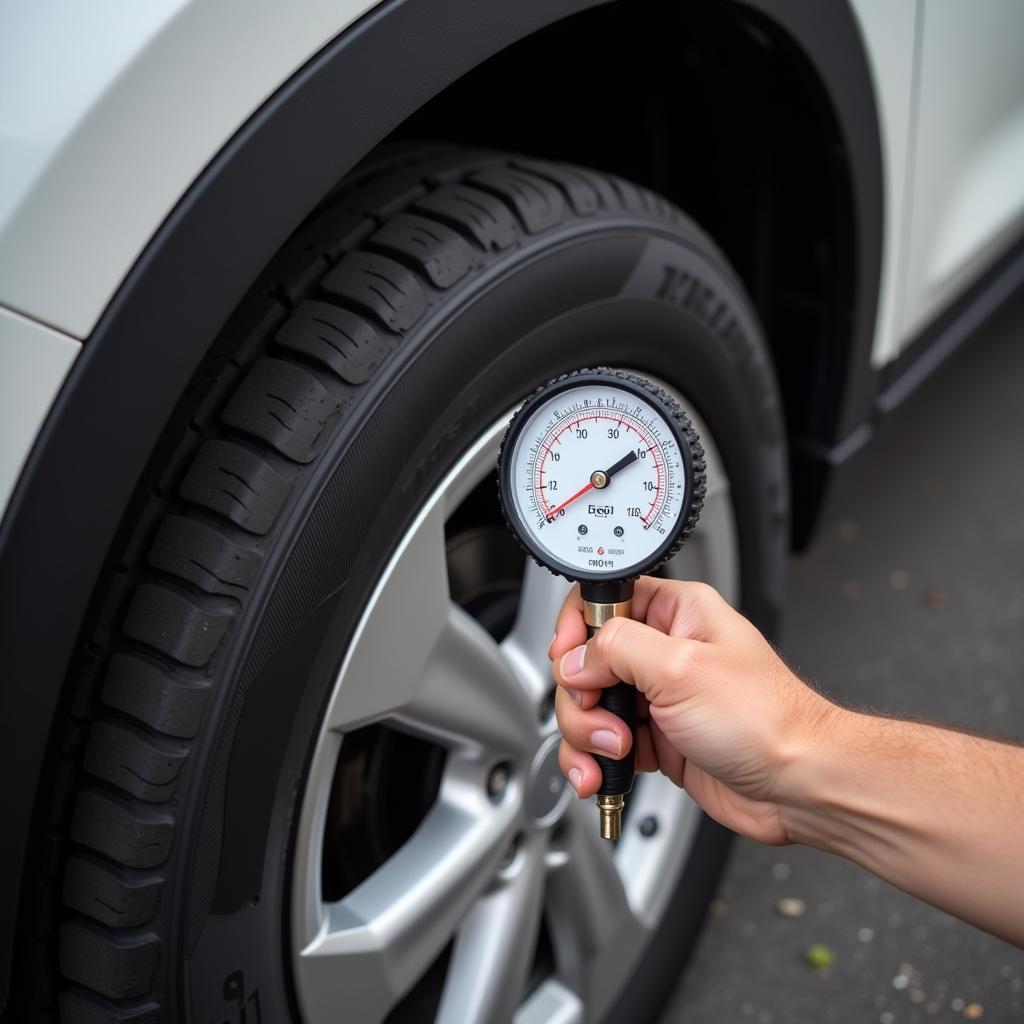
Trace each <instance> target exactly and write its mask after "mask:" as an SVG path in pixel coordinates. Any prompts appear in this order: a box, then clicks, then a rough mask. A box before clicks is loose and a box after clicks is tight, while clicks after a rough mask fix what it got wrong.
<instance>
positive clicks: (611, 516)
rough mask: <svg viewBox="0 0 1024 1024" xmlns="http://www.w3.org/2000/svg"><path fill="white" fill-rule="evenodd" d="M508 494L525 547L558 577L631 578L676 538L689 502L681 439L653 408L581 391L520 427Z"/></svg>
mask: <svg viewBox="0 0 1024 1024" xmlns="http://www.w3.org/2000/svg"><path fill="white" fill-rule="evenodd" d="M507 472H508V474H509V478H508V480H507V482H506V488H507V492H506V493H507V494H508V497H509V498H511V501H512V504H513V505H514V511H515V517H516V519H517V520H518V527H519V530H520V531H521V532H525V533H526V534H528V536H527V537H526V538H523V539H524V540H526V541H527V546H528V547H531V548H533V549H534V550H535V552H536V553H537V554H538V556H539V557H540V558H541V560H542V561H544V562H546V563H547V564H548V565H549V567H550V568H552V569H554V570H555V571H556V572H561V573H562V574H563V575H569V576H572V577H575V576H576V575H577V574H581V575H582V576H584V577H595V576H600V577H605V576H606V577H608V578H609V579H611V578H615V577H623V578H625V577H629V576H630V575H636V574H638V573H640V572H643V571H645V570H646V569H648V568H650V567H651V566H652V565H653V564H654V563H656V562H657V555H658V553H659V552H660V551H662V550H663V549H664V548H665V546H666V544H667V543H670V542H671V540H672V537H673V536H674V535H675V533H676V530H677V527H679V525H680V521H681V519H682V517H683V515H684V510H685V508H686V505H687V501H688V498H689V495H688V494H687V493H686V488H687V472H686V463H685V461H684V455H683V451H682V447H681V438H680V436H679V434H678V432H677V429H676V428H675V427H674V425H673V423H672V422H671V421H670V420H669V419H668V418H667V416H666V415H665V414H664V413H663V412H662V411H661V410H660V409H659V408H658V407H657V404H656V403H655V402H654V401H653V400H648V399H646V398H645V397H643V395H641V394H636V393H634V392H633V391H631V390H627V389H625V388H620V387H618V386H616V385H612V384H607V385H606V384H599V383H596V384H595V383H581V384H580V385H578V386H572V387H568V388H565V389H562V390H559V391H558V392H557V393H555V394H553V395H552V397H551V398H549V399H548V400H546V401H542V402H541V403H540V404H539V405H538V406H537V407H536V408H535V409H534V410H533V411H532V412H529V413H528V414H527V416H526V419H525V420H524V421H523V423H522V425H521V427H520V429H519V431H518V434H517V436H516V438H515V443H514V446H513V449H512V452H511V458H510V461H509V463H508V466H507Z"/></svg>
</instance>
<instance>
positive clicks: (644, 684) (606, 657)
mask: <svg viewBox="0 0 1024 1024" xmlns="http://www.w3.org/2000/svg"><path fill="white" fill-rule="evenodd" d="M700 646H702V645H701V642H700V641H699V640H690V639H688V638H686V637H676V636H666V635H665V634H664V633H662V632H660V631H659V630H657V629H653V628H652V627H650V626H648V625H645V624H644V623H642V622H636V621H635V620H633V619H625V618H616V619H611V620H609V621H608V622H606V623H605V624H604V625H603V626H602V627H601V628H600V629H599V630H598V631H597V633H596V634H595V635H594V636H593V637H592V638H591V639H590V640H589V641H588V642H587V643H586V644H584V645H582V646H581V647H576V648H574V649H573V650H571V651H569V652H568V653H567V654H565V655H563V657H562V659H561V661H559V662H558V664H557V665H556V667H555V677H556V679H557V680H558V682H559V683H561V684H562V685H563V686H570V687H574V688H575V689H577V690H587V689H595V688H600V687H606V686H614V685H615V683H617V682H619V681H620V680H621V681H622V682H626V683H631V684H632V685H633V686H635V687H636V688H637V689H638V690H640V692H641V693H644V694H646V695H647V697H648V699H650V700H652V702H654V696H655V695H657V694H659V693H660V692H661V691H663V690H664V687H665V684H666V683H667V682H668V681H669V680H670V679H671V680H674V681H678V682H682V681H684V680H685V676H686V669H687V665H688V663H689V662H690V660H691V659H692V658H693V656H694V654H695V653H696V648H698V647H700Z"/></svg>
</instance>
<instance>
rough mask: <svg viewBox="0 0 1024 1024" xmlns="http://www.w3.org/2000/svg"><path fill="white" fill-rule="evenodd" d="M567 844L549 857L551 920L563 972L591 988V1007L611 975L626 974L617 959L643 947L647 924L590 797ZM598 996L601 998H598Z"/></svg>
mask: <svg viewBox="0 0 1024 1024" xmlns="http://www.w3.org/2000/svg"><path fill="white" fill-rule="evenodd" d="M564 825H565V827H564V830H563V837H564V838H563V841H562V844H561V849H560V850H558V851H553V852H552V853H551V854H550V855H549V858H548V861H549V868H550V873H549V877H548V889H547V891H548V897H547V911H548V925H549V927H550V929H551V939H552V943H553V944H554V948H555V958H556V961H557V963H558V973H559V975H560V976H561V977H562V978H564V979H565V980H566V981H567V982H569V983H570V984H571V985H572V987H573V988H574V989H576V991H578V992H582V993H586V1003H587V1007H588V1010H590V1009H592V1008H593V1006H594V1005H597V1004H599V1003H600V1001H601V996H602V993H603V990H604V989H605V987H606V984H605V978H606V977H614V976H616V975H619V976H621V971H620V970H615V969H611V970H608V971H605V967H606V962H607V966H608V967H614V963H613V958H614V957H615V956H616V955H619V956H621V955H622V952H623V951H626V950H630V949H632V948H634V947H638V945H639V944H640V943H641V940H642V937H643V928H642V927H641V925H640V922H639V921H638V920H637V919H636V917H635V916H634V914H633V912H632V909H631V908H630V905H629V901H628V900H627V898H626V892H625V890H624V889H623V886H622V879H621V877H620V876H619V872H618V870H617V869H616V867H615V861H614V859H613V855H614V846H613V845H612V844H611V843H609V842H608V841H607V840H605V839H602V838H601V837H600V835H599V834H598V829H597V812H596V810H595V809H594V805H593V803H592V802H590V801H574V802H573V803H572V804H571V805H570V807H569V811H568V812H567V814H566V820H565V823H564ZM595 1000H596V1003H595Z"/></svg>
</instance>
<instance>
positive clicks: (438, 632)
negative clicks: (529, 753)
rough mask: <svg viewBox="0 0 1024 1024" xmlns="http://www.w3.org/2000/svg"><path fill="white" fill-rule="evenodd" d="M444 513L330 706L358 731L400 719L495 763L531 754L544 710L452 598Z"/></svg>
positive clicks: (388, 597)
mask: <svg viewBox="0 0 1024 1024" xmlns="http://www.w3.org/2000/svg"><path fill="white" fill-rule="evenodd" d="M447 579H448V577H447V572H446V568H445V561H444V529H443V521H442V519H441V517H440V512H434V513H431V514H428V515H426V516H425V517H424V518H423V520H422V521H421V522H420V523H418V524H417V526H416V528H415V530H414V532H413V533H412V535H411V536H410V538H409V540H408V542H407V543H406V544H405V545H404V547H403V548H402V550H401V551H400V552H399V553H398V554H397V555H396V557H395V559H394V560H393V562H392V564H391V566H390V567H389V568H388V570H387V571H386V573H385V575H384V578H383V579H382V581H381V585H380V590H379V592H378V594H377V596H376V606H375V609H374V614H373V615H372V616H370V618H369V621H368V622H367V624H366V626H365V628H364V629H363V630H362V631H361V632H360V634H359V636H357V637H356V639H355V642H354V644H353V648H352V653H351V655H350V657H349V658H348V659H347V660H346V663H345V665H344V666H343V667H342V671H341V680H340V685H339V686H338V688H337V690H336V692H335V698H334V700H333V702H332V706H331V707H330V709H329V710H328V724H329V726H330V728H332V729H335V730H342V731H343V730H350V729H354V728H358V727H359V726H361V725H365V724H367V723H369V722H374V721H380V720H381V719H384V718H394V719H396V720H398V721H400V722H402V723H404V724H405V725H406V726H407V727H408V728H410V729H411V730H413V731H416V732H420V733H423V734H426V735H428V736H431V737H432V738H437V739H440V740H442V741H444V742H446V743H449V744H460V743H461V744H464V745H468V746H471V747H476V748H482V749H486V750H487V751H488V752H490V753H492V754H493V755H494V756H495V757H498V756H503V755H505V756H507V755H509V754H512V753H514V752H517V751H520V750H521V749H523V747H524V744H528V743H529V741H530V738H531V736H532V734H533V731H534V729H535V722H536V713H535V711H534V710H533V708H532V707H531V705H530V703H529V702H528V701H527V700H526V698H525V695H524V693H523V688H522V686H521V685H520V683H519V681H518V680H517V678H516V676H515V675H514V674H513V672H512V669H511V668H510V666H509V663H508V661H507V659H506V658H505V657H504V656H503V655H502V653H501V650H500V648H499V647H498V645H497V644H496V643H495V642H494V640H492V639H491V637H490V635H489V634H488V633H487V632H486V631H485V630H484V629H483V628H482V627H481V626H480V625H479V624H478V623H477V622H476V621H475V620H474V619H472V618H471V617H470V616H469V615H467V614H466V613H465V612H463V611H462V609H460V608H459V607H458V606H457V605H454V604H452V603H451V602H450V601H449V600H448V583H447Z"/></svg>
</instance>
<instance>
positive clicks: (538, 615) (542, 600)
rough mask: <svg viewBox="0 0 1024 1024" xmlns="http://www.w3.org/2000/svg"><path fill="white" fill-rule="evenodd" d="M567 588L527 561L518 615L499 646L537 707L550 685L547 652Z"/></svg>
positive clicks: (568, 586)
mask: <svg viewBox="0 0 1024 1024" xmlns="http://www.w3.org/2000/svg"><path fill="white" fill-rule="evenodd" d="M570 587H571V584H570V583H568V582H567V581H566V580H563V579H562V578H561V577H560V576H553V575H552V574H551V573H550V572H548V571H547V569H542V568H541V567H540V566H539V565H538V564H537V563H536V562H535V561H534V560H533V559H532V558H527V559H526V571H525V572H524V573H523V591H522V596H521V597H520V600H519V614H518V615H517V616H516V621H515V625H514V626H513V627H512V630H511V632H510V633H509V635H508V636H507V637H506V638H505V640H504V641H503V642H502V645H501V646H502V649H503V650H504V652H505V655H506V657H507V658H508V660H509V661H510V662H511V663H512V665H513V667H514V669H515V671H516V675H517V676H518V677H519V680H520V682H521V683H522V685H523V686H524V687H525V688H526V690H527V692H528V693H529V694H530V696H531V697H532V699H533V700H534V702H535V703H537V704H539V703H540V702H541V701H542V700H543V699H544V697H545V696H546V695H547V693H548V691H549V690H550V689H551V686H552V685H553V680H552V678H551V663H550V662H549V661H548V654H547V652H548V647H549V646H550V644H551V634H552V632H553V631H554V628H555V620H556V619H557V618H558V613H559V611H561V608H562V604H563V602H564V601H565V595H566V594H568V593H569V589H570Z"/></svg>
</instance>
